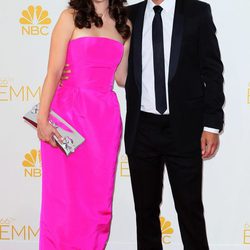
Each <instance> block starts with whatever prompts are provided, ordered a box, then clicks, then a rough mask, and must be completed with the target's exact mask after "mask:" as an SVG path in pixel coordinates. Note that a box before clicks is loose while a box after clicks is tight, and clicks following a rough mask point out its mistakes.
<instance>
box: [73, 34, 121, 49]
mask: <svg viewBox="0 0 250 250" xmlns="http://www.w3.org/2000/svg"><path fill="white" fill-rule="evenodd" d="M82 39H100V40H107V41H111V42H115V43H118V44H120V45H121V46H122V47H124V44H123V43H121V42H120V41H118V40H116V39H113V38H109V37H104V36H81V37H77V38H73V39H71V40H69V42H75V41H78V40H82Z"/></svg>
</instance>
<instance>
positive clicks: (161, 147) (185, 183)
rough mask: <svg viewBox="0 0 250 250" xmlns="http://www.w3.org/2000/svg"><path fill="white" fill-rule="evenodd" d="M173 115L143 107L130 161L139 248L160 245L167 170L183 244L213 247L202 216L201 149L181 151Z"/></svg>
mask: <svg viewBox="0 0 250 250" xmlns="http://www.w3.org/2000/svg"><path fill="white" fill-rule="evenodd" d="M169 123H170V121H169V117H168V116H166V115H163V116H159V115H154V114H150V113H145V112H141V114H140V121H139V127H138V133H137V136H136V141H135V145H134V149H133V151H132V153H131V154H130V155H128V159H129V167H130V174H131V181H132V189H133V195H134V202H135V210H136V222H137V244H138V250H161V249H162V243H161V228H160V221H159V215H160V204H161V201H162V187H163V171H164V166H165V164H166V166H167V172H168V176H169V181H170V185H171V189H172V194H173V197H174V202H175V208H176V211H177V214H178V221H179V226H180V230H181V237H182V241H183V244H184V250H208V249H209V248H208V243H207V236H206V228H205V220H204V216H203V204H202V197H201V193H202V192H201V190H202V158H201V152H200V150H198V151H197V152H189V153H185V154H184V153H180V152H178V150H176V147H175V140H174V138H173V133H172V132H171V128H170V124H169Z"/></svg>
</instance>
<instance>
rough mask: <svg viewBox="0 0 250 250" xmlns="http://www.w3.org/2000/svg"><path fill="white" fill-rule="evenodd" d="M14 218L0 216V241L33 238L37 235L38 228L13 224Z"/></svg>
mask: <svg viewBox="0 0 250 250" xmlns="http://www.w3.org/2000/svg"><path fill="white" fill-rule="evenodd" d="M14 222H15V219H14V218H0V241H8V240H34V239H35V238H37V237H38V234H39V231H40V230H39V229H37V230H34V228H33V227H32V226H30V225H18V226H17V225H15V224H14Z"/></svg>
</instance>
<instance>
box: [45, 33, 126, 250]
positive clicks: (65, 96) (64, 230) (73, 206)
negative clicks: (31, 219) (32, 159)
mask: <svg viewBox="0 0 250 250" xmlns="http://www.w3.org/2000/svg"><path fill="white" fill-rule="evenodd" d="M122 55H123V45H122V43H120V42H118V41H116V40H113V39H109V38H104V37H81V38H77V39H74V40H72V41H70V42H69V45H68V52H67V61H66V62H67V63H69V64H70V69H71V71H72V73H71V74H70V79H69V80H65V81H64V83H63V86H62V87H60V86H59V87H58V89H57V91H56V94H55V96H54V99H53V102H52V106H51V107H52V109H53V110H54V111H55V112H56V113H58V114H59V115H61V116H62V117H63V118H64V119H65V120H66V121H67V122H68V123H69V124H71V125H72V126H73V127H74V128H76V130H77V131H78V132H79V133H80V134H82V135H83V136H84V137H85V139H86V141H85V142H84V143H83V144H82V145H81V146H80V147H79V148H78V149H77V150H76V151H75V152H74V153H73V154H72V155H70V156H69V157H67V156H65V155H64V153H63V152H62V151H61V150H60V149H59V148H53V147H51V146H50V145H49V144H47V143H44V142H42V143H41V155H42V171H43V173H42V205H41V217H40V250H102V249H104V248H105V246H106V244H107V240H108V237H109V232H110V223H111V217H112V200H113V192H114V180H115V173H116V164H117V155H118V151H119V147H120V140H121V132H122V123H121V118H120V108H119V103H118V100H117V97H116V94H115V93H114V92H113V90H112V89H113V83H114V74H115V71H116V68H117V66H118V64H119V63H120V61H121V58H122Z"/></svg>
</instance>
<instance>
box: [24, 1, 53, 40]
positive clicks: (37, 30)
mask: <svg viewBox="0 0 250 250" xmlns="http://www.w3.org/2000/svg"><path fill="white" fill-rule="evenodd" d="M19 22H20V24H22V35H29V36H39V35H41V36H47V35H48V34H49V32H48V27H49V25H50V24H51V19H50V18H49V13H48V11H47V10H43V8H42V7H41V6H40V5H38V6H33V5H30V6H29V7H28V9H27V10H23V11H22V17H21V18H20V19H19Z"/></svg>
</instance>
